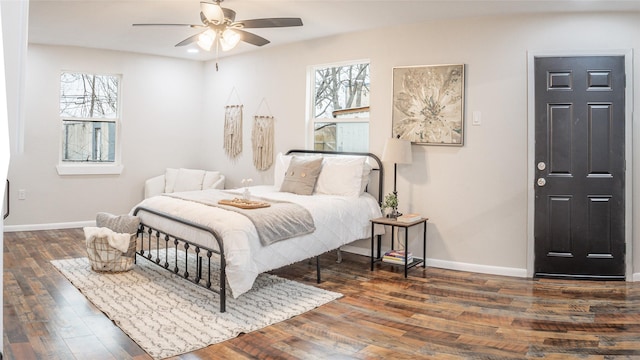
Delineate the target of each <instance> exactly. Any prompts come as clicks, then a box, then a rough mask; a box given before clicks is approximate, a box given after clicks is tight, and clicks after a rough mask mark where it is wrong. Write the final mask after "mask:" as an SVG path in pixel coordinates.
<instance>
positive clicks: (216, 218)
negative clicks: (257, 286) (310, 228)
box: [137, 186, 381, 297]
mask: <svg viewBox="0 0 640 360" xmlns="http://www.w3.org/2000/svg"><path fill="white" fill-rule="evenodd" d="M206 191H219V190H203V192H206ZM251 194H252V195H253V196H258V197H261V198H267V199H274V200H282V201H290V202H294V203H297V204H299V205H302V206H304V207H305V208H307V209H308V210H309V212H310V213H311V216H312V217H313V220H314V222H315V227H316V231H315V232H313V233H312V234H309V235H304V236H301V237H296V238H293V239H288V240H284V241H280V242H277V243H274V244H271V245H269V246H263V245H262V244H261V243H260V240H259V238H258V234H257V232H256V229H255V227H254V226H253V223H252V222H251V221H250V220H249V219H248V218H247V217H246V216H244V215H242V214H239V213H237V212H234V211H228V210H224V209H222V208H219V207H215V206H208V205H204V204H200V203H196V202H193V201H185V200H181V199H177V198H173V197H168V196H155V197H152V198H149V199H146V200H144V201H142V202H141V203H139V204H138V205H137V206H145V207H148V208H152V209H155V210H158V211H161V212H164V213H167V214H170V215H173V216H176V217H180V218H183V219H187V220H190V221H192V222H195V223H198V224H201V225H204V226H207V227H210V228H212V229H214V230H215V231H216V232H217V233H218V234H219V235H220V236H221V237H222V239H223V241H224V253H225V256H226V263H227V267H226V272H227V281H228V284H229V288H230V289H231V294H232V296H233V297H238V296H240V295H241V294H243V293H244V292H246V291H248V290H249V289H251V287H252V285H253V282H254V280H255V278H256V277H257V276H258V274H260V273H262V272H265V271H269V270H273V269H277V268H280V267H282V266H285V265H289V264H292V263H294V262H297V261H301V260H304V259H308V258H311V257H314V256H317V255H320V254H323V253H325V252H327V251H330V250H334V249H337V248H338V247H340V246H342V245H345V244H347V243H350V242H353V241H355V240H359V239H364V238H368V237H370V236H371V223H370V222H369V220H370V219H373V218H377V217H380V216H381V213H380V206H379V205H378V203H377V201H376V199H375V198H374V197H373V196H371V195H370V194H367V193H365V194H363V195H361V196H360V197H358V198H355V197H345V196H335V195H313V196H301V195H295V194H291V193H286V192H279V191H276V190H275V188H274V187H273V186H253V187H251ZM238 196H240V192H238ZM232 197H233V195H231V196H230V198H232ZM138 216H139V217H140V219H141V221H142V222H143V223H145V224H147V225H150V226H153V227H156V228H158V229H160V230H163V231H166V232H169V233H171V234H173V235H175V236H179V237H183V238H185V239H188V240H190V241H193V242H196V243H198V244H200V245H202V246H206V247H209V248H212V249H217V243H216V242H215V240H213V239H212V238H211V236H207V235H205V234H203V233H202V232H199V231H195V230H192V229H188V228H186V227H185V226H184V225H181V224H179V223H175V222H169V221H167V220H163V219H161V218H159V217H157V216H155V215H152V214H149V213H145V212H139V213H138Z"/></svg>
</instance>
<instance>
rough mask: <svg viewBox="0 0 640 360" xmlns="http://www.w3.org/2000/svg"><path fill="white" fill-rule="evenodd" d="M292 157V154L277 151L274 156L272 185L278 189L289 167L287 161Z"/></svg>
mask: <svg viewBox="0 0 640 360" xmlns="http://www.w3.org/2000/svg"><path fill="white" fill-rule="evenodd" d="M292 157H293V155H283V154H282V153H278V155H277V156H276V161H275V165H274V167H273V186H275V187H276V189H280V188H281V187H282V182H283V181H284V174H285V173H286V172H287V169H288V168H289V163H290V162H291V158H292Z"/></svg>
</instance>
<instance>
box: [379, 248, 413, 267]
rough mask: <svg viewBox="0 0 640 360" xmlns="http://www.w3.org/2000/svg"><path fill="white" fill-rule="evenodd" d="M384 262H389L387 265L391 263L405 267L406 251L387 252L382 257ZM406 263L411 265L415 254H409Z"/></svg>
mask: <svg viewBox="0 0 640 360" xmlns="http://www.w3.org/2000/svg"><path fill="white" fill-rule="evenodd" d="M382 261H384V262H387V263H391V264H398V265H404V264H405V251H404V250H390V251H387V252H386V253H384V256H383V257H382ZM406 261H407V262H408V263H411V262H412V261H413V254H411V253H409V254H408V255H407V256H406Z"/></svg>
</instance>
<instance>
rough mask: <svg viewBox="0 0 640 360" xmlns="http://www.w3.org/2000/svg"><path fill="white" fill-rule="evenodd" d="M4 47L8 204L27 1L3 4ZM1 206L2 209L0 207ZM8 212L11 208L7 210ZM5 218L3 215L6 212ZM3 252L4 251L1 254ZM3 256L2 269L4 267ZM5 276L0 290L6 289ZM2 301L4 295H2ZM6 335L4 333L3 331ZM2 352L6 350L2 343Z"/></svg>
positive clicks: (0, 223)
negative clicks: (11, 130)
mask: <svg viewBox="0 0 640 360" xmlns="http://www.w3.org/2000/svg"><path fill="white" fill-rule="evenodd" d="M0 10H1V11H0V13H1V16H0V18H1V21H0V23H1V26H0V28H1V29H2V36H1V37H0V38H1V39H2V45H1V49H2V51H0V61H2V66H0V71H1V72H0V74H1V75H2V76H1V77H2V80H0V104H1V105H0V181H1V183H0V191H1V193H0V194H1V195H0V199H2V204H3V205H4V204H5V198H4V197H5V186H6V178H7V171H8V168H9V158H10V153H11V150H10V140H9V139H10V137H9V119H16V118H18V117H19V113H20V109H21V105H20V104H21V99H22V96H20V95H21V91H22V89H23V87H22V76H23V75H24V71H23V70H24V66H23V60H24V55H25V53H26V49H27V36H26V33H27V25H28V12H29V2H28V1H11V2H8V1H3V2H0ZM0 207H2V206H0ZM7 210H9V209H7ZM2 216H4V211H3V214H2ZM3 231H4V220H0V247H2V248H4V236H3ZM0 253H2V251H0ZM3 258H4V256H0V269H2V268H3V266H4V260H3ZM3 278H4V276H3V277H1V278H0V288H2V289H4V281H3ZM0 301H3V295H2V294H0ZM3 323H4V317H3V314H1V313H0V331H2V330H3ZM2 332H3V333H4V331H2ZM0 349H4V346H3V341H2V340H0Z"/></svg>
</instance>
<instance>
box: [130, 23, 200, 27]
mask: <svg viewBox="0 0 640 360" xmlns="http://www.w3.org/2000/svg"><path fill="white" fill-rule="evenodd" d="M131 25H132V26H190V27H198V26H202V25H191V24H131Z"/></svg>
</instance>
